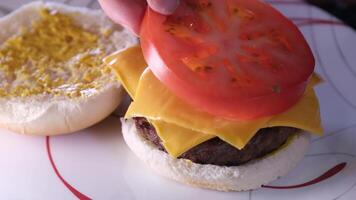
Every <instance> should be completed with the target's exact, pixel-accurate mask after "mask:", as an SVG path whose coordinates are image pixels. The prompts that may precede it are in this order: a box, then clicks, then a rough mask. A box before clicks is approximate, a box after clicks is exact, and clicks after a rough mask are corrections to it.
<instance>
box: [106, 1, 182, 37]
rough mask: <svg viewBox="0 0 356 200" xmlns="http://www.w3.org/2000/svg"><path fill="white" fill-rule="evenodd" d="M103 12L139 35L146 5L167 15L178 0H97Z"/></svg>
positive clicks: (171, 11) (173, 8) (176, 5)
mask: <svg viewBox="0 0 356 200" xmlns="http://www.w3.org/2000/svg"><path fill="white" fill-rule="evenodd" d="M99 3H100V5H101V7H102V8H103V10H104V12H105V13H106V14H107V16H108V17H110V18H111V19H112V20H113V21H114V22H116V23H118V24H121V25H122V26H124V27H126V28H127V29H129V30H131V31H132V32H133V33H134V34H136V35H139V32H140V26H141V22H142V18H143V16H144V14H145V10H146V8H147V5H149V6H150V7H151V8H152V9H153V10H155V11H156V12H159V13H161V14H164V15H169V14H172V13H173V12H174V10H175V9H176V8H177V7H178V5H179V0H99Z"/></svg>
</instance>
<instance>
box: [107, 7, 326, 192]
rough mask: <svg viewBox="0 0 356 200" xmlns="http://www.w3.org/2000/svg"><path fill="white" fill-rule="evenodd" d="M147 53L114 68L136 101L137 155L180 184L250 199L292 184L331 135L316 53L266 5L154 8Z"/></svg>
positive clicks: (132, 116)
mask: <svg viewBox="0 0 356 200" xmlns="http://www.w3.org/2000/svg"><path fill="white" fill-rule="evenodd" d="M140 37H141V38H140V42H141V45H140V46H136V47H131V48H128V49H126V50H123V51H118V52H116V53H114V54H112V55H110V56H108V57H106V58H105V60H104V62H105V63H106V65H108V66H110V67H111V68H112V69H113V70H114V71H115V73H116V75H117V78H118V81H119V82H120V83H121V84H122V85H123V87H124V88H125V90H126V91H127V93H128V94H129V95H130V97H131V98H132V102H131V104H130V106H129V108H128V110H127V113H126V115H125V117H124V118H123V119H121V122H122V133H123V136H124V139H125V142H126V143H127V145H128V146H129V147H130V149H131V150H132V151H133V152H134V153H135V154H136V156H138V157H139V158H140V159H141V160H143V161H144V162H145V163H146V164H147V165H148V166H149V167H151V168H152V169H153V170H154V171H156V172H157V173H158V174H161V175H162V176H165V177H167V178H170V179H173V180H175V181H178V182H181V183H184V184H188V185H192V186H196V187H202V188H208V189H214V190H220V191H245V190H251V189H256V188H259V187H261V186H262V185H264V184H267V183H269V182H271V181H273V180H276V179H277V178H279V177H281V176H284V175H286V174H287V173H288V172H289V171H290V170H292V169H293V168H294V167H295V166H296V165H297V163H298V162H299V161H300V160H301V159H302V158H303V156H304V155H305V153H306V151H307V149H308V146H309V143H310V133H312V134H316V135H322V132H323V129H322V126H321V119H320V113H319V103H318V99H317V96H316V94H315V91H314V87H315V86H316V85H317V84H318V83H320V82H321V79H320V77H319V76H318V75H317V74H315V73H314V65H315V62H314V57H313V54H312V52H311V50H310V48H309V46H308V44H307V42H306V40H305V39H304V37H303V35H302V34H301V32H300V31H299V30H298V28H297V27H296V26H295V25H294V24H293V23H292V22H291V21H289V20H288V19H287V18H286V17H285V16H283V15H282V14H281V13H280V12H278V11H277V10H275V9H274V8H272V7H271V6H270V5H268V4H267V3H264V2H262V1H258V0H249V1H245V0H227V1H220V0H183V1H181V4H180V6H179V7H178V9H177V10H176V11H175V13H173V14H172V15H170V16H164V15H161V14H158V13H156V12H155V11H153V10H151V9H150V8H148V9H147V11H146V14H145V16H144V19H143V22H142V25H141V33H140Z"/></svg>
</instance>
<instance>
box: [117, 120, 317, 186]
mask: <svg viewBox="0 0 356 200" xmlns="http://www.w3.org/2000/svg"><path fill="white" fill-rule="evenodd" d="M121 122H122V133H123V136H124V140H125V142H126V143H127V145H128V146H129V147H130V149H131V150H132V151H133V152H134V153H135V154H136V156H138V157H139V158H140V159H141V160H143V161H144V162H145V163H146V164H147V165H148V166H150V167H151V168H152V169H153V170H154V171H156V172H157V173H158V174H160V175H162V176H164V177H167V178H170V179H173V180H175V181H178V182H181V183H185V184H188V185H192V186H196V187H202V188H207V189H213V190H219V191H246V190H252V189H257V188H259V187H261V186H262V185H264V184H268V183H269V182H271V181H273V180H276V179H278V178H279V177H281V176H284V175H286V174H287V173H288V172H289V171H290V170H291V169H293V168H294V167H295V166H296V165H297V163H298V162H299V161H300V160H301V159H302V158H303V157H304V155H305V153H306V151H307V149H308V147H309V143H310V135H309V134H307V133H298V134H297V135H296V136H295V137H294V138H293V139H292V140H291V141H289V142H288V145H285V147H283V149H280V150H278V151H276V152H273V153H271V154H269V155H267V156H265V157H263V158H261V159H256V160H253V161H251V162H248V163H247V164H244V165H241V166H232V167H224V166H217V165H209V164H208V165H202V164H196V163H193V162H191V161H189V160H186V159H174V158H172V157H170V156H169V155H168V154H167V153H165V152H163V151H160V150H159V149H157V148H156V147H155V146H154V145H153V144H152V143H151V142H150V141H148V140H146V139H145V138H143V137H142V136H141V134H140V133H139V132H138V130H137V128H136V125H135V122H134V120H132V119H127V120H125V119H121Z"/></svg>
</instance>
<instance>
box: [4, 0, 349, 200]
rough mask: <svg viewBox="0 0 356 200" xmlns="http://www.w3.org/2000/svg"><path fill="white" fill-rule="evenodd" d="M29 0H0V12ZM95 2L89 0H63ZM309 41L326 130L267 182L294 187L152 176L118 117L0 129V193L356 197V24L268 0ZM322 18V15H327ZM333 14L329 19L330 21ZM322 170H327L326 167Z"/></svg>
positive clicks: (248, 199)
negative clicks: (204, 183) (73, 127)
mask: <svg viewBox="0 0 356 200" xmlns="http://www.w3.org/2000/svg"><path fill="white" fill-rule="evenodd" d="M26 2H29V1H28V0H1V1H0V16H1V15H5V14H6V13H8V12H10V11H11V10H13V9H16V8H17V7H19V6H21V5H23V4H25V3H26ZM61 2H65V3H68V4H70V5H75V6H87V7H91V8H99V5H98V3H97V2H96V1H95V0H93V1H90V0H78V1H74V0H72V1H71V0H67V1H61ZM270 2H271V4H272V5H273V6H275V7H276V8H277V9H279V10H281V11H282V12H283V13H284V14H285V15H287V16H288V17H289V18H291V19H292V20H293V21H294V22H295V23H296V24H297V25H298V26H299V27H300V29H301V31H302V32H303V34H304V35H305V37H306V39H307V41H308V42H309V44H310V46H311V47H312V49H313V52H314V55H315V58H316V62H317V67H316V71H317V72H318V73H319V74H320V75H321V76H322V77H323V78H324V80H325V82H324V83H323V84H321V85H320V86H318V87H317V89H316V90H317V94H318V96H319V99H320V107H321V115H322V121H323V125H324V128H325V136H324V137H322V138H317V137H313V140H312V145H311V148H310V149H309V152H308V154H307V155H306V156H305V158H304V159H303V160H302V161H301V163H300V164H299V165H298V166H297V167H296V168H295V169H294V170H293V171H292V172H291V173H289V174H288V175H287V176H285V177H283V178H281V179H279V180H277V181H275V182H273V183H270V185H271V186H296V185H300V184H302V183H306V182H309V181H310V180H313V179H315V178H317V177H319V176H321V175H322V174H324V173H325V172H328V173H326V175H330V174H334V175H333V176H331V177H329V178H326V179H325V180H323V181H321V182H318V183H317V184H312V185H308V186H304V187H298V188H293V189H271V188H262V189H258V190H255V191H250V192H240V193H237V192H230V193H222V192H215V191H209V190H204V189H198V188H192V187H188V186H185V185H181V184H178V183H175V182H173V181H170V180H167V179H164V178H162V177H159V176H156V175H155V174H154V173H153V172H151V171H150V169H148V168H147V167H146V166H145V165H144V164H143V163H142V162H141V161H139V160H138V159H137V158H136V157H135V156H134V155H133V153H131V152H130V150H129V149H128V148H127V146H126V145H125V143H124V141H123V139H122V136H121V133H120V123H119V120H118V118H117V117H115V116H110V117H108V118H107V119H106V120H104V121H103V122H101V123H99V124H97V125H95V126H93V127H91V128H89V129H86V130H83V131H80V132H78V133H75V134H71V135H67V136H57V137H29V136H23V135H17V134H14V133H11V132H9V131H6V130H1V129H0V177H1V178H0V199H78V198H81V199H85V198H93V199H157V198H159V199H196V198H201V199H204V200H209V199H218V198H223V199H234V200H239V199H241V200H260V199H261V200H262V199H273V200H279V199H280V200H285V199H305V200H306V199H313V200H314V199H320V200H332V199H341V200H347V199H354V198H355V196H356V162H355V156H356V148H355V142H356V92H355V91H356V89H355V86H356V32H355V31H354V30H352V29H351V28H349V27H347V26H346V25H343V24H341V23H340V22H339V21H337V19H335V18H334V17H332V16H330V15H329V14H327V13H326V12H324V11H322V10H320V9H318V8H316V7H312V6H309V5H307V4H305V3H303V2H301V1H298V0H289V1H288V0H273V1H272V0H271V1H270ZM325 22H327V23H325ZM330 22H331V23H330ZM324 175H325V174H324Z"/></svg>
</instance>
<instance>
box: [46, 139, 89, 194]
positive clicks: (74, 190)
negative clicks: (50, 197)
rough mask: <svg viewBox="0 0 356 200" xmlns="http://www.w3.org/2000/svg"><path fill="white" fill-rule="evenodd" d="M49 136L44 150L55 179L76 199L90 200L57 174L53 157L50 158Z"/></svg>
mask: <svg viewBox="0 0 356 200" xmlns="http://www.w3.org/2000/svg"><path fill="white" fill-rule="evenodd" d="M49 138H50V137H49V136H47V137H46V149H47V154H48V158H49V161H50V162H51V166H52V168H53V170H54V172H55V173H56V175H57V177H58V178H59V180H61V181H62V183H63V184H64V186H66V188H67V189H68V190H69V191H71V192H72V194H74V195H75V196H76V197H77V198H78V199H80V200H91V198H89V197H88V196H86V195H84V194H83V193H81V192H79V191H78V190H77V189H75V188H74V187H73V186H71V185H70V184H69V183H68V182H67V181H66V180H64V178H63V177H62V175H61V174H60V173H59V171H58V169H57V166H56V164H55V163H54V161H53V157H52V153H51V145H50V142H49Z"/></svg>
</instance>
